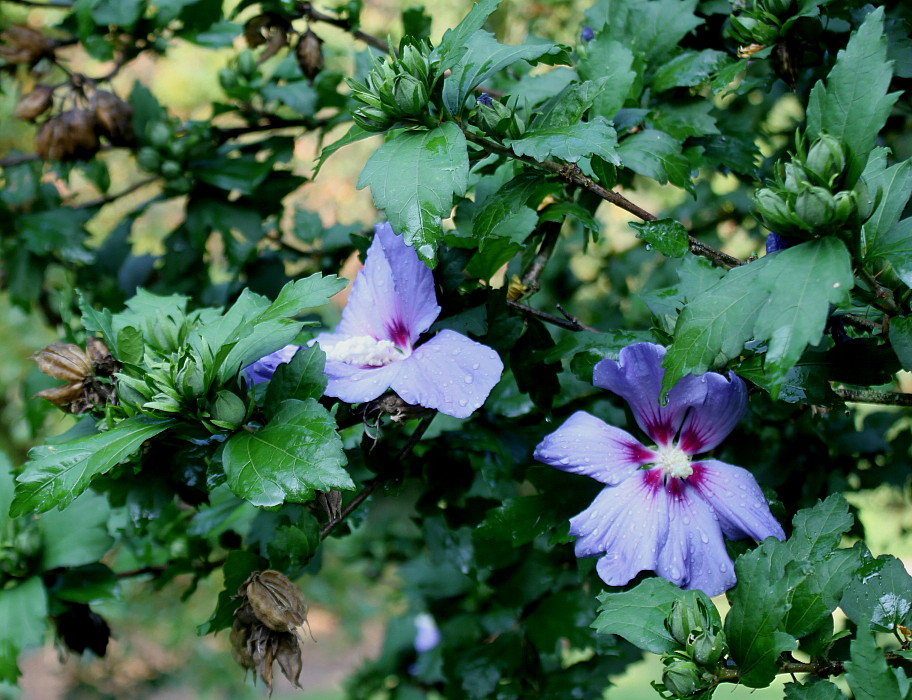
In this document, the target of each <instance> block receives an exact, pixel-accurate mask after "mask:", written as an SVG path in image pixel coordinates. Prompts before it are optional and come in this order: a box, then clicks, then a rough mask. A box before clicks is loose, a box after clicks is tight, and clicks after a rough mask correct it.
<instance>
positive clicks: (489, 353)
mask: <svg viewBox="0 0 912 700" xmlns="http://www.w3.org/2000/svg"><path fill="white" fill-rule="evenodd" d="M395 364H397V365H401V366H402V371H401V372H399V373H398V375H397V376H396V378H395V380H394V381H393V383H392V384H391V386H392V388H393V391H395V392H396V393H397V394H399V396H400V397H402V399H403V400H405V401H406V402H408V403H410V404H417V405H419V406H425V407H426V408H436V409H437V410H438V411H440V412H441V413H446V414H447V415H449V416H455V417H456V418H467V417H468V416H469V415H471V413H472V411H474V410H475V409H476V408H480V407H481V404H483V403H484V402H485V399H487V398H488V394H490V393H491V389H493V388H494V385H495V384H497V382H499V381H500V375H501V373H502V372H503V362H501V360H500V357H499V356H498V354H497V353H496V352H495V351H494V350H492V349H491V348H489V347H488V346H487V345H482V344H481V343H476V342H475V341H474V340H471V339H469V338H467V337H466V336H464V335H461V334H459V333H456V332H455V331H451V330H443V331H440V333H438V334H437V335H436V336H434V337H433V338H431V339H430V340H429V341H428V342H426V343H424V344H423V345H419V346H418V347H417V348H415V350H414V351H413V352H412V354H411V356H410V357H408V358H406V359H404V360H402V361H400V362H397V363H395Z"/></svg>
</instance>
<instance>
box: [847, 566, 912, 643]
mask: <svg viewBox="0 0 912 700" xmlns="http://www.w3.org/2000/svg"><path fill="white" fill-rule="evenodd" d="M839 607H840V608H842V610H843V612H845V614H846V615H847V616H848V617H849V619H850V620H852V622H854V623H855V624H856V625H858V626H859V628H862V629H864V628H872V629H875V630H878V631H881V632H890V631H892V630H894V629H896V626H897V625H904V626H906V627H908V626H910V624H912V577H910V576H909V574H908V573H907V572H906V569H905V567H904V566H903V563H902V562H901V561H900V560H899V559H896V558H895V557H891V556H889V555H883V556H879V557H877V559H871V560H869V561H867V562H865V563H864V564H863V565H862V566H861V567H860V568H859V569H858V570H857V571H856V573H855V580H853V581H852V582H851V583H850V584H849V585H848V586H847V587H846V590H845V593H844V594H843V597H842V600H841V601H840V603H839Z"/></svg>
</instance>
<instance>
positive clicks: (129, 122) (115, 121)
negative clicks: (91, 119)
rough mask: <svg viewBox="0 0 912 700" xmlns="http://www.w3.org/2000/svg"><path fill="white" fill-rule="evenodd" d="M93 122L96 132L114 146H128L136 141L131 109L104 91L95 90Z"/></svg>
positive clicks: (93, 96)
mask: <svg viewBox="0 0 912 700" xmlns="http://www.w3.org/2000/svg"><path fill="white" fill-rule="evenodd" d="M92 100H93V101H94V103H95V122H96V124H97V127H98V131H99V133H100V134H101V135H102V136H105V137H107V139H108V140H109V141H110V142H111V144H112V145H114V146H129V145H132V144H133V142H134V141H135V140H136V136H135V134H134V133H133V108H132V107H131V106H130V105H129V104H128V103H126V102H124V101H123V100H122V99H120V98H119V97H117V96H116V95H113V94H111V93H110V92H107V91H106V90H96V91H95V92H94V93H93V95H92Z"/></svg>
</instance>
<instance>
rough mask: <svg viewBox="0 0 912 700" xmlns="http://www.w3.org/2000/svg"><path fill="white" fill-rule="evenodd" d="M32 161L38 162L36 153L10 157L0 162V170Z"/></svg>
mask: <svg viewBox="0 0 912 700" xmlns="http://www.w3.org/2000/svg"><path fill="white" fill-rule="evenodd" d="M33 160H38V154H37V153H23V154H22V155H21V156H10V157H9V158H3V159H2V160H0V168H9V167H12V166H14V165H22V164H23V163H31V162H32V161H33Z"/></svg>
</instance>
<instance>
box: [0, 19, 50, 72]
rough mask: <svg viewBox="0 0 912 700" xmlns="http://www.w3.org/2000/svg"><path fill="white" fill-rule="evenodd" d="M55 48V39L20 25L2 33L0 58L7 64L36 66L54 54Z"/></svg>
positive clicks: (0, 34)
mask: <svg viewBox="0 0 912 700" xmlns="http://www.w3.org/2000/svg"><path fill="white" fill-rule="evenodd" d="M54 46H55V43H54V40H53V39H50V38H48V37H46V36H45V35H44V34H42V33H41V32H39V31H36V30H34V29H32V28H31V27H25V26H23V25H20V24H17V25H15V26H12V27H10V28H9V29H7V30H6V31H4V32H0V58H3V59H5V60H6V62H7V63H13V64H17V65H23V64H24V65H30V66H31V65H34V64H36V63H38V61H40V60H41V59H42V58H44V57H45V56H50V55H51V54H52V53H54Z"/></svg>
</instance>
